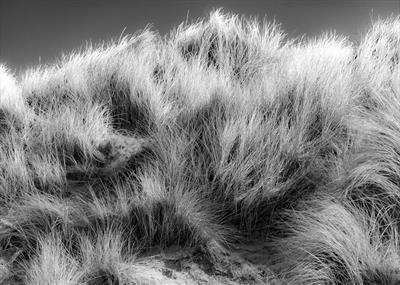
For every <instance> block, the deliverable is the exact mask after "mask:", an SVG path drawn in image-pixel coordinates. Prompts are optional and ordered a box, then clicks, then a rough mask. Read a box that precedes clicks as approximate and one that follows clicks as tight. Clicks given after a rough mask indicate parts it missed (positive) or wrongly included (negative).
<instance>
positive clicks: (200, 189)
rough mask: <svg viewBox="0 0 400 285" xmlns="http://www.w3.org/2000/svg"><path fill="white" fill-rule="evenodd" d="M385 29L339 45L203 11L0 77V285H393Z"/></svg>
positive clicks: (397, 134) (394, 103) (395, 180)
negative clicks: (174, 255)
mask: <svg viewBox="0 0 400 285" xmlns="http://www.w3.org/2000/svg"><path fill="white" fill-rule="evenodd" d="M399 27H400V20H399V18H391V19H388V20H380V21H378V22H377V23H375V24H374V25H373V26H372V28H371V30H370V31H369V32H368V33H367V34H366V35H365V37H364V40H363V41H361V43H360V45H359V46H356V45H355V44H353V43H351V42H350V41H349V40H348V39H346V38H345V37H342V36H339V35H335V34H324V35H321V36H320V37H317V38H313V39H308V38H305V37H304V38H301V39H288V38H286V36H285V34H284V32H283V31H282V30H281V29H280V27H279V25H277V24H276V23H268V22H263V23H261V22H259V21H257V20H247V19H245V18H240V17H238V16H236V15H230V14H224V13H223V12H222V11H221V10H217V11H214V12H212V13H211V14H210V17H209V18H207V19H204V20H199V21H197V22H195V23H192V24H188V23H184V24H181V25H179V26H178V27H177V28H175V29H174V30H173V31H172V32H171V33H170V34H169V35H168V36H165V37H161V36H160V35H159V34H157V33H155V32H153V31H151V30H149V29H145V30H143V31H141V32H138V33H136V34H134V35H131V36H125V37H123V38H120V39H118V40H115V41H111V42H109V43H103V44H100V45H97V46H95V45H88V46H86V47H85V48H82V49H80V50H77V51H75V52H72V53H70V54H69V55H66V56H64V57H63V58H61V59H60V60H59V61H58V62H55V63H53V64H51V65H47V66H38V67H34V68H31V69H28V70H26V71H25V72H23V73H21V74H19V75H17V76H16V75H14V74H13V73H12V71H10V70H8V69H7V68H6V67H5V66H3V65H1V66H0V214H1V217H0V218H1V219H0V222H1V223H0V224H1V227H0V248H1V251H0V257H1V258H2V259H3V261H4V262H3V263H2V264H4V266H3V267H4V274H3V276H0V277H1V279H0V280H5V281H6V282H8V283H10V284H130V283H134V284H136V283H137V284H154V283H157V282H158V283H160V282H161V283H162V282H167V281H166V280H168V282H170V283H171V284H175V283H176V284H183V283H184V282H186V283H187V282H189V281H188V280H186V281H185V280H179V278H183V276H188V275H190V276H192V277H191V278H195V277H194V276H200V275H199V274H200V273H199V272H202V273H204V274H206V275H207V276H210V278H211V276H213V277H212V278H214V279H212V280H214V281H215V280H225V281H227V280H229V282H237V283H243V282H245V283H253V284H256V283H265V282H270V283H272V284H275V283H277V284H280V283H282V284H375V283H379V284H394V282H397V281H398V280H399V274H398V266H399V262H400V261H399V252H398V242H399V241H398V223H397V221H398V219H399V205H400V204H399V197H400V195H399V190H400V189H399V186H400V182H399V181H400V176H399V173H400V163H399V161H400V150H399V147H398V141H399V140H400V127H399V126H400V123H399V122H400V117H399V115H398V114H399V111H400V101H399V90H400V89H399V86H400V85H399V84H400V81H399V79H398V75H399V74H400V73H399V70H400V69H399V62H398V54H399V49H400V45H399V43H400V41H399V33H398V31H399ZM244 244H246V245H249V244H251V245H255V246H259V248H260V251H261V252H263V253H265V256H263V257H262V261H260V260H259V258H255V257H254V258H253V259H251V258H250V259H248V260H247V261H246V260H245V258H244V256H242V253H243V252H242V251H240V250H238V248H240V247H241V246H243V245H244ZM174 248H175V249H177V248H179V249H180V250H188V251H190V252H192V256H191V257H185V258H183V259H184V263H185V264H186V267H184V268H182V266H177V265H173V266H172V265H171V264H182V262H183V261H182V260H175V261H174V262H172V261H171V260H168V259H165V262H164V266H165V267H164V268H161V267H157V266H155V264H152V260H153V259H152V258H151V255H152V253H154V252H157V253H160V252H164V251H165V250H171V249H174ZM236 257H237V258H236ZM235 258H236V259H237V260H240V261H234V259H235ZM153 261H154V260H153ZM190 263H192V264H193V266H188V265H187V264H190ZM168 266H169V267H168ZM193 268H198V270H197V271H196V272H197V273H196V274H197V275H196V274H194V273H193V272H189V273H187V274H186V275H185V274H184V273H182V272H185V270H187V271H189V270H192V269H193ZM235 270H236V271H240V272H234V271H235ZM177 272H180V273H179V274H178V275H177V274H175V273H177ZM176 276H180V277H179V278H178V279H177V277H176ZM203 276H205V275H203ZM217 277H218V278H225V279H215V278H217ZM199 278H200V277H199ZM191 280H192V279H191ZM207 280H211V279H207ZM192 281H193V280H192ZM214 281H213V282H214ZM225 281H221V282H222V283H224V282H225ZM210 282H211V281H210Z"/></svg>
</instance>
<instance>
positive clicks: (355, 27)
mask: <svg viewBox="0 0 400 285" xmlns="http://www.w3.org/2000/svg"><path fill="white" fill-rule="evenodd" d="M218 7H223V8H224V10H225V11H227V12H234V13H239V14H242V15H246V16H257V17H259V18H261V19H262V18H263V17H267V19H271V20H273V19H274V18H275V19H276V20H277V21H278V22H280V23H282V27H283V29H284V30H285V31H286V32H287V33H288V34H289V35H291V36H299V35H303V34H306V35H308V36H315V35H318V34H320V33H321V32H322V31H326V30H336V31H337V32H338V33H341V34H345V35H347V36H349V37H350V38H351V39H352V40H354V41H355V42H357V41H359V39H360V37H361V35H362V34H363V33H364V32H365V29H366V28H367V27H368V26H369V25H370V24H371V20H372V18H374V19H375V18H377V17H387V16H389V15H391V14H393V15H399V14H400V0H375V1H372V0H336V1H334V0H270V1H268V0H245V1H236V0H230V1H229V0H224V1H218V0H215V1H211V0H203V1H202V0H173V1H167V0H147V1H128V0H0V62H3V63H6V64H7V65H8V66H9V67H11V68H14V69H16V70H21V69H24V68H26V67H27V66H32V65H35V64H38V63H39V58H40V60H41V62H42V63H47V62H51V61H53V60H54V59H55V58H57V57H59V56H60V55H61V53H62V52H68V51H71V50H73V49H77V48H79V47H80V46H82V45H84V44H85V42H86V41H89V40H91V41H93V42H99V41H102V40H107V39H110V38H118V37H119V35H120V34H121V32H122V31H123V30H124V28H126V29H125V32H124V34H128V33H133V32H135V31H136V30H138V29H142V28H144V27H145V26H146V24H148V23H151V24H152V25H153V28H154V29H156V30H158V31H159V32H160V33H162V34H165V33H167V32H168V31H170V29H171V28H172V27H174V26H176V25H177V24H179V23H181V22H182V21H184V20H185V19H186V18H187V16H188V17H189V21H190V20H192V19H197V18H199V17H203V16H206V15H208V12H209V11H211V10H212V9H213V8H218Z"/></svg>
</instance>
